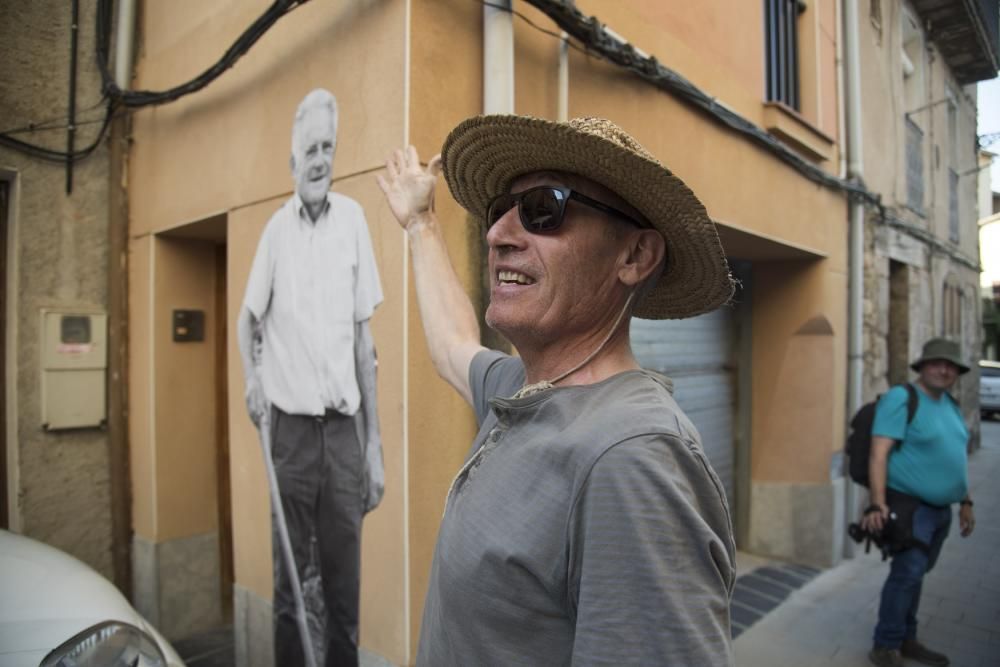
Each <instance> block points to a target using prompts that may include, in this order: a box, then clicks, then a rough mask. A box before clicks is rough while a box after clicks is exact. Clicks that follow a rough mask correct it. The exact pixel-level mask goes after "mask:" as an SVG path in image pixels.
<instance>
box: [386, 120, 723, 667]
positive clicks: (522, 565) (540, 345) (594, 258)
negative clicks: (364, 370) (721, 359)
mask: <svg viewBox="0 0 1000 667" xmlns="http://www.w3.org/2000/svg"><path fill="white" fill-rule="evenodd" d="M386 167H387V172H386V174H385V176H382V175H379V176H378V182H379V185H380V186H381V188H382V190H383V191H384V192H385V194H386V198H387V200H388V202H389V205H390V208H391V209H392V211H393V214H394V215H395V216H396V218H397V219H398V220H399V222H400V224H401V225H402V226H403V228H404V229H405V230H406V233H407V236H408V239H409V243H410V248H411V251H412V256H413V271H414V276H415V280H416V288H417V296H418V302H419V307H420V312H421V318H422V320H423V325H424V328H425V332H426V334H427V336H426V337H427V341H428V345H429V347H430V354H431V358H432V360H433V362H434V364H435V367H436V369H437V371H438V372H439V373H440V375H441V376H442V377H443V378H444V379H445V380H447V381H448V382H449V383H450V384H451V385H452V386H453V387H454V388H455V389H456V390H457V391H458V392H459V393H460V394H461V395H462V396H463V397H464V398H465V399H466V400H467V401H469V402H470V403H471V405H472V406H473V408H474V410H475V412H476V416H477V418H478V420H479V423H480V429H479V433H478V435H477V436H476V439H475V441H474V443H473V445H472V449H471V452H470V454H469V457H468V459H467V460H466V463H465V465H464V466H463V467H462V468H461V470H460V471H459V472H458V475H457V476H456V478H455V480H454V482H453V483H452V486H451V489H450V491H449V493H448V496H447V499H446V505H445V513H444V517H443V519H442V523H441V528H440V533H439V537H438V543H437V547H436V550H435V555H434V560H433V564H432V570H431V577H430V585H429V589H428V591H427V598H426V602H425V606H424V614H423V622H422V629H421V636H420V643H419V650H418V655H417V664H418V665H427V666H431V665H433V666H434V667H439V666H447V665H508V664H529V665H568V664H571V663H572V664H580V665H583V664H588V665H589V664H613V665H659V664H677V665H726V664H731V663H732V647H731V641H730V625H729V597H730V594H731V591H732V586H733V580H734V572H735V550H734V544H733V538H732V529H731V519H730V514H729V508H728V505H727V503H726V497H725V495H724V491H723V488H722V485H721V484H720V482H719V480H718V478H717V477H716V475H715V473H714V472H713V471H712V469H711V467H710V466H709V464H708V462H707V460H706V458H705V456H704V453H703V451H702V446H701V443H700V442H699V436H698V433H697V432H696V430H695V429H694V427H693V426H692V425H691V422H690V421H689V420H688V419H687V417H686V416H685V415H684V414H683V413H682V412H681V410H680V408H678V406H677V403H676V402H675V401H674V399H673V397H672V396H671V389H672V386H671V382H670V380H669V379H667V378H665V377H663V376H661V375H658V374H656V373H651V372H648V371H644V370H642V369H640V368H639V366H638V364H637V363H636V361H635V358H634V357H633V355H632V351H631V348H630V346H629V338H628V331H629V318H630V317H631V316H633V315H635V316H638V317H646V318H682V317H690V316H693V315H697V314H699V313H704V312H706V311H709V310H712V309H713V308H716V307H718V306H720V305H722V304H723V303H725V302H726V301H727V300H728V299H729V298H730V296H731V294H732V290H733V287H732V281H731V278H730V274H729V270H728V268H727V264H726V260H725V257H724V255H723V252H722V248H721V245H720V243H719V238H718V234H717V232H716V230H715V226H714V225H713V223H712V221H711V219H710V218H709V217H708V215H707V214H706V212H705V209H704V207H703V206H702V205H701V203H700V202H699V201H698V199H697V198H696V197H695V196H694V194H693V193H692V192H691V191H690V190H689V189H688V188H687V187H686V186H685V185H684V183H682V182H681V181H680V179H678V178H677V177H676V176H674V175H673V174H672V173H671V172H670V171H668V170H667V169H666V168H664V167H663V166H662V165H661V164H660V163H659V162H657V161H656V159H655V158H653V156H652V155H650V154H649V153H647V152H646V151H645V150H644V149H643V148H642V147H641V146H640V145H639V144H638V143H637V142H636V141H635V140H634V139H633V138H632V137H630V136H629V135H627V134H626V133H625V132H624V131H623V130H621V129H620V128H618V127H617V126H615V125H614V124H613V123H611V122H609V121H606V120H602V119H595V118H587V119H576V120H573V121H570V122H568V123H554V122H549V121H545V120H540V119H534V118H525V117H518V116H484V117H477V118H472V119H469V120H467V121H465V122H463V123H462V124H460V125H459V126H458V127H457V128H455V129H454V130H453V131H452V132H451V134H450V135H449V136H448V138H447V140H446V141H445V144H444V148H443V150H442V154H441V156H437V157H435V158H433V159H431V160H430V162H429V164H428V166H427V167H426V168H424V167H422V166H421V165H420V163H419V159H418V156H417V153H416V150H415V149H413V148H412V147H410V148H408V149H406V150H398V151H396V152H395V153H394V154H393V155H392V156H391V157H390V158H389V159H388V161H387V164H386ZM442 169H443V171H444V175H445V180H446V181H447V183H448V186H449V188H450V190H451V193H452V195H453V196H454V197H455V199H456V200H457V201H458V203H459V204H461V205H462V206H463V207H464V208H465V209H466V210H467V211H469V213H470V214H471V215H472V216H473V217H474V218H475V219H476V221H478V222H479V223H480V224H482V225H483V227H482V232H483V233H484V234H485V235H486V241H487V244H488V246H489V280H490V286H491V287H490V304H489V307H488V309H487V311H486V322H487V323H488V324H489V325H490V326H491V327H492V328H494V329H496V330H497V331H499V332H500V333H502V334H503V335H504V336H506V337H507V338H508V339H509V340H510V341H511V342H512V343H513V344H514V346H515V347H516V348H517V351H518V353H519V357H512V356H508V355H505V354H501V353H499V352H496V351H493V350H487V349H486V348H484V347H482V346H481V345H480V342H479V341H480V332H479V326H478V323H477V319H476V313H475V312H474V310H473V307H472V305H471V303H470V301H469V299H468V297H467V296H466V295H465V293H464V292H463V290H462V287H461V285H460V283H459V280H458V278H457V276H456V274H455V271H454V269H453V268H452V265H451V263H450V261H449V258H448V254H447V249H446V248H445V245H444V242H443V237H442V234H441V229H440V224H439V221H438V219H437V216H436V215H435V212H434V187H435V182H436V177H437V174H438V173H439V172H440V171H441V170H442Z"/></svg>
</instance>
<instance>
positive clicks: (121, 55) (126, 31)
mask: <svg viewBox="0 0 1000 667" xmlns="http://www.w3.org/2000/svg"><path fill="white" fill-rule="evenodd" d="M134 43H135V0H119V2H118V26H117V32H116V37H115V85H117V86H118V88H119V89H121V90H128V89H129V88H130V87H131V85H130V84H131V82H132V53H133V46H132V45H133V44H134Z"/></svg>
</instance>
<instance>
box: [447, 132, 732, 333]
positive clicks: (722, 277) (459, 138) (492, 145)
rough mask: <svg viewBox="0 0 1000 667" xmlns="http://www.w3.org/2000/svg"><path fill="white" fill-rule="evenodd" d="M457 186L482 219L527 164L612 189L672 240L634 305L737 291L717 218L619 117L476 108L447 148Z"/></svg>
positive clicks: (651, 310)
mask: <svg viewBox="0 0 1000 667" xmlns="http://www.w3.org/2000/svg"><path fill="white" fill-rule="evenodd" d="M441 157H442V160H443V163H444V177H445V180H446V181H447V182H448V187H449V188H450V189H451V193H452V195H453V196H454V197H455V199H456V200H457V201H458V203H459V204H461V205H462V206H463V207H464V208H465V209H466V210H467V211H469V213H471V214H472V215H473V216H475V217H476V218H478V219H480V220H484V219H485V218H486V209H487V208H488V207H489V203H490V201H491V200H492V199H493V198H494V197H495V196H497V195H499V194H502V193H505V192H507V191H508V189H509V187H510V184H511V182H512V181H513V180H514V179H515V178H517V177H518V176H520V175H522V174H527V173H531V172H536V171H547V170H552V171H564V172H569V173H572V174H577V175H579V176H583V177H585V178H589V179H590V180H592V181H595V182H597V183H600V184H601V185H603V186H605V187H607V188H609V189H611V190H612V191H614V192H615V193H617V194H618V196H620V197H621V198H622V199H624V200H625V201H627V202H628V203H629V204H631V205H632V206H633V207H635V208H636V209H637V210H638V211H639V212H640V213H642V214H643V215H644V216H645V217H646V219H647V220H649V222H650V223H652V225H653V227H655V228H656V230H657V231H659V232H660V233H661V234H662V235H663V237H664V239H665V240H666V244H667V264H666V269H665V270H664V272H663V275H662V277H661V278H660V280H659V283H658V284H657V285H656V286H655V287H654V288H653V289H652V290H651V291H650V292H648V293H647V295H646V296H645V298H644V299H643V300H642V301H640V302H639V303H638V304H636V308H635V312H634V315H635V316H636V317H644V318H648V319H679V318H683V317H692V316H694V315H699V314H701V313H705V312H708V311H710V310H713V309H714V308H716V307H718V306H720V305H722V304H724V303H725V302H726V301H728V300H729V298H730V297H731V296H732V294H733V281H732V278H731V276H730V274H729V267H728V265H727V264H726V257H725V254H724V253H723V251H722V244H721V243H720V242H719V234H718V232H717V231H716V229H715V223H713V222H712V219H711V218H709V217H708V213H706V212H705V207H704V206H703V205H702V203H701V202H700V201H698V198H697V197H695V195H694V193H693V192H691V190H690V188H688V187H687V186H686V185H685V184H684V182H683V181H681V179H679V178H677V177H676V176H674V175H673V174H672V173H671V172H670V171H669V170H668V169H667V168H666V167H664V166H663V165H662V164H660V163H659V162H658V161H657V160H656V158H654V157H653V156H652V155H650V154H649V152H647V151H646V150H645V149H644V148H643V147H642V146H640V145H639V143H638V142H637V141H636V140H635V139H633V138H632V137H630V136H629V135H628V134H626V133H625V131H624V130H622V129H621V128H620V127H618V126H617V125H615V124H614V123H612V122H611V121H608V120H604V119H603V118H575V119H573V120H571V121H569V122H566V123H557V122H553V121H548V120H542V119H540V118H531V117H527V116H508V115H496V116H477V117H474V118H470V119H468V120H466V121H464V122H463V123H461V124H460V125H459V126H458V127H456V128H455V129H454V130H452V131H451V134H449V135H448V138H447V139H446V140H445V142H444V147H443V148H442V149H441Z"/></svg>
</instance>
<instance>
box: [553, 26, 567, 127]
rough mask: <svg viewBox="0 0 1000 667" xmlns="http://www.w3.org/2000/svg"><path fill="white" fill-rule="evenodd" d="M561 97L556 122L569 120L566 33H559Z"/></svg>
mask: <svg viewBox="0 0 1000 667" xmlns="http://www.w3.org/2000/svg"><path fill="white" fill-rule="evenodd" d="M559 36H560V37H561V38H562V41H561V42H559V95H558V100H559V104H558V109H557V111H556V120H559V121H562V122H566V121H567V120H569V41H568V40H569V35H567V34H566V32H565V31H563V32H561V33H559Z"/></svg>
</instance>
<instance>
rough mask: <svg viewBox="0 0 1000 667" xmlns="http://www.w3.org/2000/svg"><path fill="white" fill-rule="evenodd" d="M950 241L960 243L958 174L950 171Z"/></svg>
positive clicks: (952, 170)
mask: <svg viewBox="0 0 1000 667" xmlns="http://www.w3.org/2000/svg"><path fill="white" fill-rule="evenodd" d="M948 239H949V240H950V241H951V242H952V243H958V240H959V236H958V172H957V171H955V170H954V169H949V170H948Z"/></svg>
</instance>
